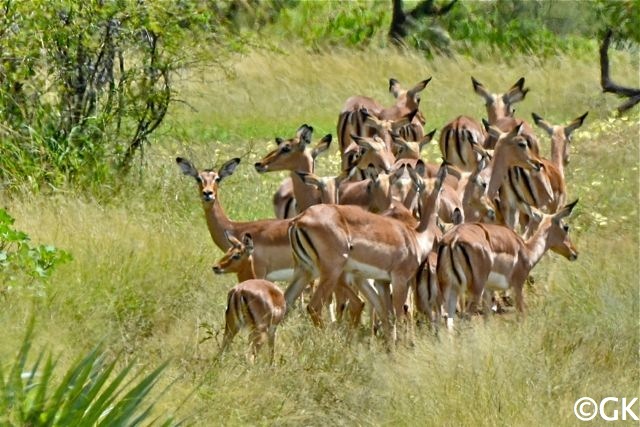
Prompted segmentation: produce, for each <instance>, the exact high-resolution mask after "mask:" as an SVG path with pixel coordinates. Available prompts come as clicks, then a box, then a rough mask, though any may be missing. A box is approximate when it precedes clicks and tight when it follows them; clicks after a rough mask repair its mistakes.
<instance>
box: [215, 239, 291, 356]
mask: <svg viewBox="0 0 640 427" xmlns="http://www.w3.org/2000/svg"><path fill="white" fill-rule="evenodd" d="M227 238H228V240H229V243H230V244H231V247H230V248H229V250H228V251H227V252H226V253H225V254H224V256H223V257H222V258H221V259H220V260H219V261H218V262H217V263H216V264H215V265H214V266H213V272H214V273H216V274H224V273H236V274H237V275H238V282H239V283H238V284H237V285H236V286H234V287H233V288H231V290H230V291H229V293H228V295H227V310H226V312H225V325H224V338H223V340H222V348H221V349H220V354H222V353H223V352H224V351H225V350H226V349H227V348H228V347H229V345H230V344H231V342H232V341H233V338H234V337H235V336H236V334H237V333H238V332H240V330H241V329H242V328H243V327H245V326H248V327H249V330H250V337H251V338H250V340H251V349H252V353H253V359H255V358H256V357H257V354H258V351H260V348H261V347H262V345H263V344H264V341H265V338H266V339H267V342H268V346H269V360H270V362H271V363H273V356H274V351H275V338H276V327H277V326H278V324H279V323H280V322H282V319H283V318H284V314H285V312H286V302H285V300H284V294H283V293H282V291H281V290H280V288H278V286H276V285H275V284H274V283H273V282H270V281H268V280H264V279H257V278H256V272H255V269H254V265H253V250H254V245H253V238H252V237H251V234H243V235H242V241H240V240H238V239H236V238H235V237H233V236H232V235H231V234H228V233H227Z"/></svg>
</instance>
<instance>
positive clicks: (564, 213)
mask: <svg viewBox="0 0 640 427" xmlns="http://www.w3.org/2000/svg"><path fill="white" fill-rule="evenodd" d="M578 200H579V199H576V200H574V201H573V202H571V203H569V204H568V205H565V206H564V207H563V208H562V209H560V210H559V211H558V212H556V213H555V214H554V215H553V221H554V222H555V223H556V224H558V223H559V222H560V221H561V220H562V219H563V218H566V217H568V216H569V215H571V211H573V208H575V207H576V205H577V204H578Z"/></svg>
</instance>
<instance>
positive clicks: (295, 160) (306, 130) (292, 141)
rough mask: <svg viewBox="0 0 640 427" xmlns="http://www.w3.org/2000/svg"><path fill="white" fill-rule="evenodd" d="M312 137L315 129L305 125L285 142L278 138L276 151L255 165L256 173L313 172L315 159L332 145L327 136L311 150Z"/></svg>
mask: <svg viewBox="0 0 640 427" xmlns="http://www.w3.org/2000/svg"><path fill="white" fill-rule="evenodd" d="M312 135H313V128H312V127H311V126H308V125H306V124H304V125H302V126H300V127H299V128H298V130H297V131H296V134H295V136H294V137H293V138H289V139H286V140H285V139H282V138H279V137H277V138H276V144H277V147H276V149H275V150H273V151H271V152H270V153H268V154H267V155H266V156H264V157H263V158H262V160H260V161H259V162H257V163H256V164H255V165H254V166H255V168H256V171H258V172H259V173H263V172H270V171H281V170H312V169H313V162H314V161H315V158H316V157H317V156H318V155H319V154H320V153H323V152H324V151H326V150H328V149H329V147H330V145H331V135H326V136H324V137H323V138H322V139H321V140H320V141H319V142H318V144H317V145H316V146H315V147H314V148H313V149H311V148H310V146H311V137H312Z"/></svg>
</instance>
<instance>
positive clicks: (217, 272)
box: [213, 265, 224, 274]
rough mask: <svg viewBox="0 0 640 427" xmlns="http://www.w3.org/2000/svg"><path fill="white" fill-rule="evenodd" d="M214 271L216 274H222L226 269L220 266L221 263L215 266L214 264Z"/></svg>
mask: <svg viewBox="0 0 640 427" xmlns="http://www.w3.org/2000/svg"><path fill="white" fill-rule="evenodd" d="M213 272H214V273H215V274H222V273H224V271H222V268H220V266H219V265H214V266H213Z"/></svg>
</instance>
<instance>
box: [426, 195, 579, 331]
mask: <svg viewBox="0 0 640 427" xmlns="http://www.w3.org/2000/svg"><path fill="white" fill-rule="evenodd" d="M577 202H578V201H577V200H576V201H575V202H573V203H571V204H569V205H567V206H565V207H563V208H562V209H561V210H560V211H558V212H557V213H555V214H553V215H546V214H543V216H542V219H541V221H540V224H539V226H538V228H537V230H536V231H535V233H534V234H533V236H531V237H530V238H529V239H528V240H526V241H525V240H523V239H522V237H520V236H519V235H518V234H516V233H515V232H514V231H513V230H511V229H509V228H507V227H504V226H500V225H493V224H482V223H463V224H460V225H458V226H456V227H454V228H453V229H452V230H450V231H449V232H448V233H447V234H445V235H444V236H443V238H442V241H441V243H440V244H439V246H438V259H437V266H436V272H437V276H438V283H439V286H440V295H441V298H442V299H443V302H444V306H445V310H446V312H447V327H448V328H449V329H452V328H453V321H454V317H455V314H456V305H457V302H458V296H464V295H465V294H467V293H469V294H471V301H470V303H471V304H472V305H475V304H478V303H480V302H481V301H482V297H483V295H484V302H485V307H484V310H483V311H484V313H488V311H489V310H488V305H489V304H490V302H489V299H490V297H491V293H490V292H488V290H489V291H491V290H507V289H509V288H513V290H514V293H515V299H516V308H517V310H518V311H519V312H520V313H523V312H524V310H525V304H524V300H523V295H522V292H523V286H524V283H525V280H526V279H527V276H528V275H529V272H530V271H531V269H533V267H535V265H536V264H537V263H538V262H539V261H540V259H541V258H542V256H543V255H544V254H545V252H547V250H549V249H551V250H553V251H554V252H557V253H559V254H560V255H562V256H564V257H565V258H567V259H569V260H571V261H573V260H575V259H577V257H578V252H577V251H576V249H575V247H574V245H573V243H572V242H571V240H570V239H569V234H568V232H569V226H568V225H566V224H564V222H563V219H564V218H565V217H567V216H569V214H570V213H571V211H572V210H573V208H574V207H575V205H576V203H577ZM462 309H463V310H464V309H465V307H462Z"/></svg>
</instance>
